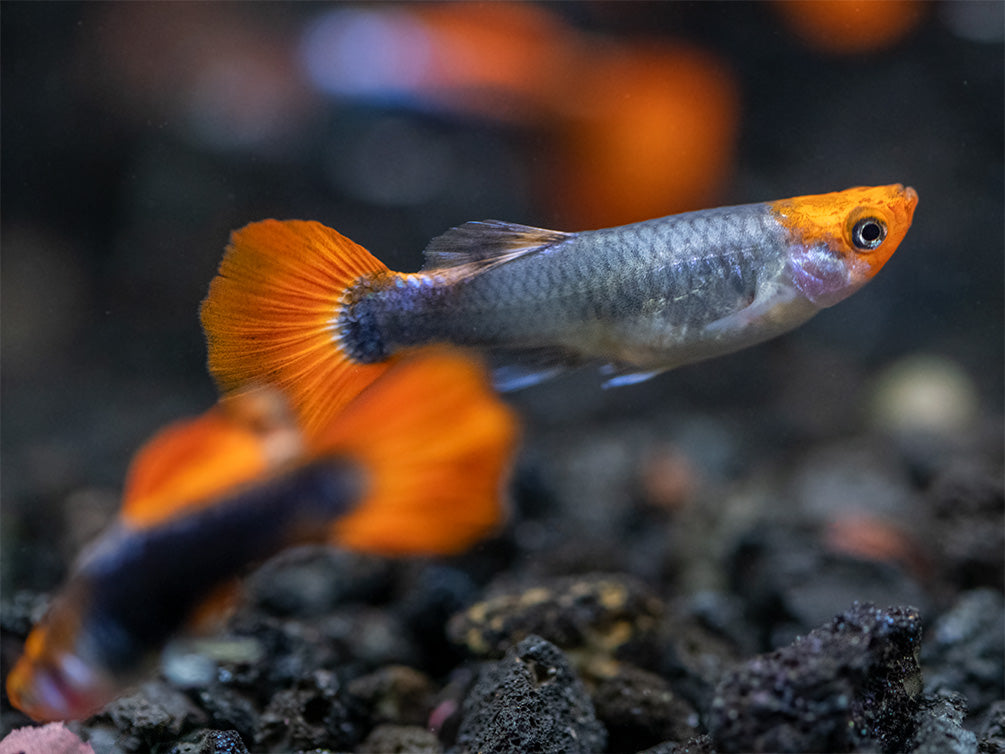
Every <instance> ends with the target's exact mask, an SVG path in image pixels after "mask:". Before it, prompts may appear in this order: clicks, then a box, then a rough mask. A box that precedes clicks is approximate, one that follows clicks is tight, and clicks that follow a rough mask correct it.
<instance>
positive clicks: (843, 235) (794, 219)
mask: <svg viewBox="0 0 1005 754" xmlns="http://www.w3.org/2000/svg"><path fill="white" fill-rule="evenodd" d="M917 204H918V194H917V192H915V190H914V189H913V188H911V187H910V186H908V187H906V188H905V187H904V186H902V185H901V184H899V183H895V184H892V185H890V186H875V187H859V188H851V189H847V190H845V191H837V192H834V193H832V194H818V195H815V196H799V197H795V198H794V199H783V200H781V201H778V202H773V203H772V204H770V205H769V206H770V207H771V211H772V213H773V214H774V216H775V218H776V219H777V220H778V223H779V224H780V225H781V226H782V227H783V228H784V229H785V230H786V231H787V234H788V237H787V239H786V241H787V245H788V248H789V264H790V268H791V272H792V279H793V282H794V283H795V284H796V286H797V287H798V288H799V289H800V290H801V291H802V292H803V294H804V295H805V296H806V297H807V298H808V299H809V300H810V301H812V302H813V303H815V304H816V305H818V306H821V307H824V306H832V305H834V304H836V303H837V302H838V301H841V300H842V299H844V298H847V297H848V296H850V295H851V294H852V293H854V292H855V291H857V290H858V289H859V288H861V287H862V286H863V285H865V284H866V283H867V282H869V281H870V280H871V279H872V278H873V276H875V274H876V273H877V272H879V270H880V269H881V268H882V267H883V265H884V264H886V261H887V260H888V259H889V258H890V257H891V256H892V255H893V252H894V251H896V250H897V247H898V246H899V245H900V242H901V241H902V240H904V236H905V235H906V234H907V229H908V228H910V227H911V221H912V220H913V219H914V208H915V207H916V206H917Z"/></svg>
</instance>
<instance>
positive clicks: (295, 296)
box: [200, 220, 390, 436]
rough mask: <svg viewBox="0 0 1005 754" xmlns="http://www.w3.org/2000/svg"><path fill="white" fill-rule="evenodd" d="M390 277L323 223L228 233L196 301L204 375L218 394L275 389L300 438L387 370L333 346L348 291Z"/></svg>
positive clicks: (264, 225)
mask: <svg viewBox="0 0 1005 754" xmlns="http://www.w3.org/2000/svg"><path fill="white" fill-rule="evenodd" d="M382 274H390V273H389V271H388V269H387V267H386V266H385V265H384V264H383V263H382V262H380V260H378V259H377V258H376V257H374V256H373V255H371V254H370V252H368V251H367V250H366V249H364V248H363V247H362V246H360V245H359V244H357V243H354V242H353V241H351V240H349V239H348V238H346V237H345V236H343V235H341V234H340V233H338V232H337V231H335V230H332V229H331V228H328V227H325V226H324V225H322V224H321V223H317V222H311V221H301V220H286V221H279V220H264V221H262V222H256V223H252V224H250V225H247V226H245V227H244V228H242V229H241V230H238V231H235V232H234V233H233V234H232V235H231V239H230V244H229V245H228V247H227V250H226V253H225V254H224V257H223V261H221V263H220V269H219V273H218V274H217V276H216V277H215V278H214V279H213V281H212V283H211V284H210V287H209V293H208V294H207V296H206V299H205V300H204V301H203V302H202V308H201V313H200V314H201V318H202V325H203V329H204V331H205V333H206V341H207V346H208V351H209V370H210V373H211V374H212V375H213V378H214V379H215V380H216V382H217V385H218V386H219V388H220V390H221V392H224V393H226V392H228V391H230V390H233V389H235V388H239V387H242V386H244V385H247V384H253V383H260V384H269V385H274V386H275V387H277V388H279V389H280V390H282V391H283V392H284V393H285V394H286V395H288V396H289V398H290V402H291V403H292V405H293V409H294V411H295V413H296V414H297V417H298V419H299V420H300V422H301V426H303V427H304V429H305V432H306V433H307V435H308V436H310V435H312V434H313V433H314V432H316V431H318V430H320V428H321V427H323V426H324V425H325V424H326V423H327V422H328V421H329V420H330V419H331V418H332V417H333V416H335V415H336V414H337V413H338V411H339V410H340V409H341V407H342V406H344V405H345V404H346V403H348V402H349V401H350V400H352V398H353V397H354V396H355V395H356V394H357V393H359V391H360V390H362V389H363V388H364V387H366V386H367V385H368V384H370V382H372V381H373V380H374V379H376V378H377V377H378V376H379V375H380V374H381V373H383V371H384V370H385V369H386V368H387V365H386V364H384V363H377V364H361V363H358V362H356V361H354V360H353V359H352V357H351V356H350V355H349V354H347V353H346V352H345V351H344V350H343V349H342V347H341V344H340V340H339V332H338V326H337V322H338V316H339V311H340V308H341V305H342V299H343V295H344V294H345V291H346V289H347V288H348V287H349V286H350V285H352V284H353V283H354V282H355V281H357V280H359V279H360V278H363V277H366V276H370V275H375V276H380V275H382Z"/></svg>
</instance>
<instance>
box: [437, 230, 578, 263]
mask: <svg viewBox="0 0 1005 754" xmlns="http://www.w3.org/2000/svg"><path fill="white" fill-rule="evenodd" d="M573 235H574V234H573V233H563V232H562V231H559V230H548V229H547V228H534V227H531V226H530V225H517V224H516V223H506V222H502V221H501V220H476V221H472V222H467V223H464V224H463V225H458V226H457V227H456V228H451V229H450V230H448V231H447V232H446V233H444V234H442V235H439V236H437V237H436V238H434V239H433V240H432V241H430V242H429V245H428V246H427V247H426V250H425V252H423V253H424V255H425V257H426V264H425V266H424V267H423V268H422V269H423V270H426V271H428V270H442V269H446V268H457V267H470V268H471V271H472V272H475V271H481V270H484V269H486V268H488V267H495V266H496V265H500V264H504V263H506V262H509V261H511V260H513V259H516V258H517V257H522V256H524V255H525V254H533V253H534V252H537V251H540V250H541V249H543V248H545V247H548V246H553V245H555V244H557V243H560V242H561V241H564V240H565V239H567V238H570V237H571V236H573Z"/></svg>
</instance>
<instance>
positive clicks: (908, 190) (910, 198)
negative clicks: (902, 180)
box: [901, 186, 918, 212]
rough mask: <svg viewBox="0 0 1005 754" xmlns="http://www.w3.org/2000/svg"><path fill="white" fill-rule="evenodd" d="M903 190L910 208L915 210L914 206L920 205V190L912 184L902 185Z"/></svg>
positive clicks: (912, 210)
mask: <svg viewBox="0 0 1005 754" xmlns="http://www.w3.org/2000/svg"><path fill="white" fill-rule="evenodd" d="M901 192H902V193H903V194H904V199H906V200H907V208H908V210H910V211H911V212H914V208H915V207H917V206H918V192H917V191H915V190H914V189H913V188H912V187H911V186H907V187H903V186H901Z"/></svg>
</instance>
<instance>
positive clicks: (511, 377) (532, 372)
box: [492, 364, 566, 393]
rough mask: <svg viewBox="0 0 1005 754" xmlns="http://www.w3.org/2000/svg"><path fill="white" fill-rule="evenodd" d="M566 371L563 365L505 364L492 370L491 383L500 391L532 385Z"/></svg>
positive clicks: (509, 391) (520, 388)
mask: <svg viewBox="0 0 1005 754" xmlns="http://www.w3.org/2000/svg"><path fill="white" fill-rule="evenodd" d="M564 371H566V367H563V366H550V367H533V366H520V365H517V364H507V365H505V366H500V367H496V368H495V369H493V370H492V384H494V385H495V388H496V390H498V391H499V392H501V393H511V392H513V391H515V390H523V389H524V388H528V387H534V385H539V384H541V383H542V382H547V381H548V380H550V379H552V378H554V377H557V376H558V375H560V374H562V372H564Z"/></svg>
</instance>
